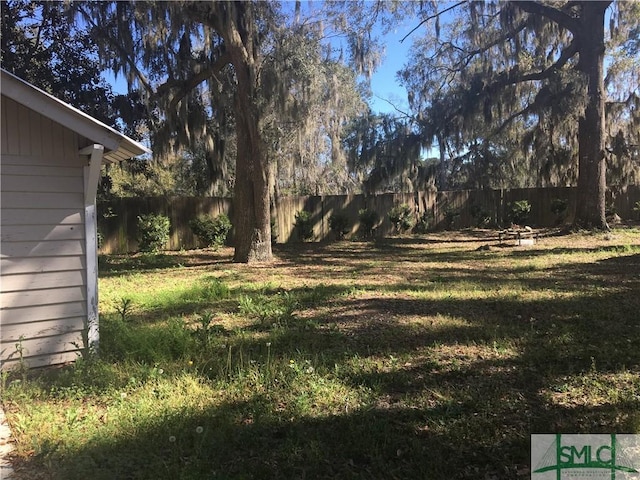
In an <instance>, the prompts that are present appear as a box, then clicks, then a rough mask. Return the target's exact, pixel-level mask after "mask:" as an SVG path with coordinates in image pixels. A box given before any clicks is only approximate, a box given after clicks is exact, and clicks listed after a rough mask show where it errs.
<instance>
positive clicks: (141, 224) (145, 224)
mask: <svg viewBox="0 0 640 480" xmlns="http://www.w3.org/2000/svg"><path fill="white" fill-rule="evenodd" d="M170 228H171V222H170V221H169V217H167V216H165V215H160V214H154V213H149V214H147V215H140V216H138V245H139V248H140V251H141V252H150V253H156V252H159V251H160V250H162V249H163V248H164V247H165V245H166V244H167V242H168V241H169V229H170Z"/></svg>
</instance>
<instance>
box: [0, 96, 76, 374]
mask: <svg viewBox="0 0 640 480" xmlns="http://www.w3.org/2000/svg"><path fill="white" fill-rule="evenodd" d="M1 128H2V144H1V152H2V163H1V165H0V169H1V170H0V172H1V183H0V188H1V205H2V217H1V219H0V229H1V230H0V238H1V240H2V242H1V245H0V254H1V259H0V269H1V273H2V287H1V289H2V290H1V293H0V301H1V305H2V307H1V310H0V322H1V328H2V330H1V333H2V337H1V343H0V359H1V360H2V362H3V363H5V364H6V363H7V362H11V363H19V362H21V361H22V362H26V363H27V364H28V366H31V367H33V366H42V365H49V364H56V363H63V362H66V361H69V360H73V359H74V358H76V356H77V355H78V354H79V353H80V351H81V349H82V348H84V347H85V346H86V341H87V337H86V333H85V332H86V331H87V319H88V317H87V313H88V312H87V273H86V266H87V259H86V256H87V255H86V237H85V228H84V225H85V223H84V221H85V218H84V200H83V196H84V170H83V168H84V164H86V161H84V162H83V159H82V158H81V157H80V155H79V154H78V150H79V148H78V136H77V134H75V133H74V132H72V131H71V130H69V129H68V128H65V127H63V126H61V125H59V124H57V123H56V122H53V121H51V120H49V119H47V118H45V117H43V116H41V115H39V114H37V113H35V112H33V111H32V110H30V109H29V108H27V107H25V106H24V105H20V104H18V103H16V102H14V101H12V100H11V99H8V98H6V97H4V96H3V97H2V126H1ZM83 335H84V338H83Z"/></svg>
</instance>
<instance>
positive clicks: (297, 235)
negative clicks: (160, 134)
mask: <svg viewBox="0 0 640 480" xmlns="http://www.w3.org/2000/svg"><path fill="white" fill-rule="evenodd" d="M576 198H577V197H576V189H575V188H574V187H551V188H528V189H505V190H458V191H446V192H416V193H411V194H404V193H388V194H380V195H368V196H365V195H325V196H308V197H284V198H279V199H277V200H275V202H274V208H273V218H272V223H271V226H272V236H273V241H274V242H277V243H288V242H301V241H324V240H333V239H337V238H354V237H357V238H368V237H384V236H389V235H394V234H398V233H411V232H413V233H425V232H427V231H436V230H447V229H450V230H453V229H461V228H469V227H480V228H498V227H503V226H508V225H510V224H512V223H516V224H519V225H530V226H532V227H551V226H557V225H562V224H564V223H570V222H571V221H572V220H573V212H574V211H575V204H576ZM607 210H608V213H609V214H611V215H614V214H615V215H617V216H618V217H619V218H621V219H622V220H625V221H628V220H640V186H628V187H625V188H610V189H609V192H608V196H607ZM233 213H234V212H233V199H230V198H216V197H202V198H187V197H153V198H119V199H113V200H109V201H104V202H100V203H99V204H98V236H99V239H100V244H101V246H100V252H101V253H126V252H135V251H138V250H140V249H141V248H140V243H139V240H140V239H141V238H143V237H141V232H140V231H139V229H140V221H139V217H142V218H147V217H146V216H147V215H149V214H155V215H162V216H165V217H167V218H168V220H169V224H170V228H169V233H168V238H167V240H166V243H165V245H164V247H163V248H164V249H167V250H179V249H192V248H198V247H206V246H211V245H212V244H213V246H215V245H219V244H220V238H219V236H220V235H222V234H224V233H226V231H228V229H229V226H228V225H227V223H226V222H227V220H226V219H225V218H224V217H221V218H218V217H220V216H221V215H226V216H228V218H230V219H232V220H233ZM216 219H217V221H216V222H215V223H209V224H207V223H206V222H213V221H214V220H216ZM203 225H205V226H207V225H208V226H209V227H211V228H209V231H211V229H213V231H214V233H215V232H218V230H217V229H220V228H221V229H222V233H217V235H218V237H216V238H217V239H216V241H215V242H212V241H211V239H210V238H209V236H208V235H209V234H205V233H203V231H202V227H203ZM198 226H199V227H200V229H199V228H198ZM194 227H195V228H194ZM194 230H195V231H197V232H200V236H198V235H196V234H195V233H194ZM232 235H233V232H232V231H231V232H230V235H229V237H231V236H232Z"/></svg>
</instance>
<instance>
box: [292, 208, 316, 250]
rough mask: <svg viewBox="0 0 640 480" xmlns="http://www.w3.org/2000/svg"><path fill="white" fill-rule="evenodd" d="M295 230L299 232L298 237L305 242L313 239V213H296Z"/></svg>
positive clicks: (302, 211) (301, 211)
mask: <svg viewBox="0 0 640 480" xmlns="http://www.w3.org/2000/svg"><path fill="white" fill-rule="evenodd" d="M294 225H295V228H296V230H297V231H298V237H299V238H300V240H302V241H303V242H306V241H308V240H311V239H312V238H313V222H312V221H311V213H309V212H307V211H306V210H300V211H299V212H298V213H296V222H295V224H294Z"/></svg>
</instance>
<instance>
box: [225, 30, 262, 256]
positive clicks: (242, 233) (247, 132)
mask: <svg viewBox="0 0 640 480" xmlns="http://www.w3.org/2000/svg"><path fill="white" fill-rule="evenodd" d="M238 37H239V36H238ZM229 53H230V55H231V59H232V62H233V64H234V69H235V74H236V80H237V88H238V90H237V92H236V136H237V142H238V149H237V150H238V152H237V158H236V182H235V187H234V202H233V203H234V208H233V211H234V215H233V216H234V219H233V220H234V221H233V225H234V227H235V237H234V238H235V253H234V256H233V260H234V261H235V262H242V263H251V262H266V261H270V260H272V258H273V256H272V252H271V215H270V208H269V207H270V195H269V168H268V164H267V159H266V157H265V155H264V150H263V147H262V138H261V136H260V127H259V119H258V112H257V108H256V104H255V98H256V91H255V89H256V75H255V71H254V70H255V69H256V67H255V64H253V63H251V58H247V56H246V55H245V53H244V52H243V51H242V47H240V46H238V45H237V44H233V43H232V42H230V46H229Z"/></svg>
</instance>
